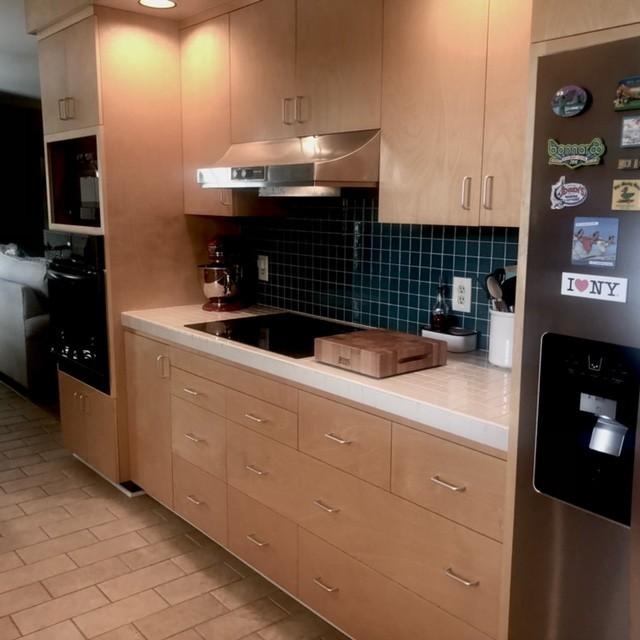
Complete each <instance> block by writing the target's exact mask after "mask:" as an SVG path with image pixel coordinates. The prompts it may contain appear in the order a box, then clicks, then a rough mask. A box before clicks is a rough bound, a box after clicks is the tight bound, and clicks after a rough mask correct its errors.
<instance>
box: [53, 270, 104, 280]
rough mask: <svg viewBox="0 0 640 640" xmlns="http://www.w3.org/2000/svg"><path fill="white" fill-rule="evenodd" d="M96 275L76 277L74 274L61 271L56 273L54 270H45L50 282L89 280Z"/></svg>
mask: <svg viewBox="0 0 640 640" xmlns="http://www.w3.org/2000/svg"><path fill="white" fill-rule="evenodd" d="M95 277H96V274H91V275H89V274H87V275H81V276H79V275H76V274H75V273H63V272H62V271H56V270H55V269H47V278H50V279H51V280H90V279H92V278H95Z"/></svg>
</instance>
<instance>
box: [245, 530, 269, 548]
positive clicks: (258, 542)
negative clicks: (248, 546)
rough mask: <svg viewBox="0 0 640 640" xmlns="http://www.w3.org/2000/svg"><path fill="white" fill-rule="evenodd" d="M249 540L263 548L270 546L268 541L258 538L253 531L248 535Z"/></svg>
mask: <svg viewBox="0 0 640 640" xmlns="http://www.w3.org/2000/svg"><path fill="white" fill-rule="evenodd" d="M247 540H248V541H249V542H251V543H252V544H255V545H256V547H260V548H262V547H268V546H269V543H268V542H263V541H262V540H258V538H256V536H255V534H253V533H250V534H249V535H248V536H247Z"/></svg>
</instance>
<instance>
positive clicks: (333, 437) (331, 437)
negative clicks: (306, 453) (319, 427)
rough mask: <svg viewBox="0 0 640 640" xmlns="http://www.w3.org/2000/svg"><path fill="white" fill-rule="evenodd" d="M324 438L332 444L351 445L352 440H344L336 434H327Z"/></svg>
mask: <svg viewBox="0 0 640 640" xmlns="http://www.w3.org/2000/svg"><path fill="white" fill-rule="evenodd" d="M324 437H325V438H327V440H331V442H337V443H338V444H351V440H343V439H342V438H341V437H340V436H337V435H336V434H335V433H325V434H324Z"/></svg>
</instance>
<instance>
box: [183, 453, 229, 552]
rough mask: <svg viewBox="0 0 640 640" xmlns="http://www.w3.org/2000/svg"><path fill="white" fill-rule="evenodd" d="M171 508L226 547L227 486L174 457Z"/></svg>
mask: <svg viewBox="0 0 640 640" xmlns="http://www.w3.org/2000/svg"><path fill="white" fill-rule="evenodd" d="M173 508H174V510H175V512H176V513H178V514H179V515H181V516H182V517H183V518H184V519H185V520H187V521H188V522H190V523H191V524H192V525H193V526H194V527H197V528H198V529H200V530H201V531H203V532H204V533H206V534H207V535H208V536H210V537H212V538H213V539H214V540H217V541H218V542H219V543H220V544H223V545H226V544H227V485H226V484H225V483H224V482H222V481H221V480H218V478H214V477H213V476H212V475H211V474H209V473H206V472H205V471H202V469H199V468H198V467H196V466H195V465H192V464H191V463H190V462H187V461H186V460H183V459H182V458H181V457H180V456H177V455H174V456H173Z"/></svg>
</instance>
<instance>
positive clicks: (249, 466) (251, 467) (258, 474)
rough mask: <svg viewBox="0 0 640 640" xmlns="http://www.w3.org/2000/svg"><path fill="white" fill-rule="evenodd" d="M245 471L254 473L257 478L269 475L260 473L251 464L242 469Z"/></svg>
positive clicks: (265, 472) (264, 472)
mask: <svg viewBox="0 0 640 640" xmlns="http://www.w3.org/2000/svg"><path fill="white" fill-rule="evenodd" d="M244 468H245V469H246V470H247V471H251V473H255V474H256V475H257V476H266V475H269V472H268V471H262V470H261V469H258V467H254V466H253V465H252V464H247V465H245V467H244Z"/></svg>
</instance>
